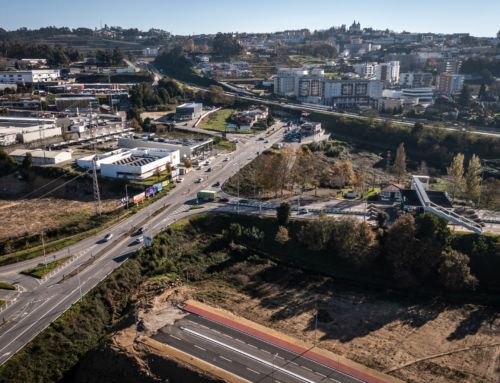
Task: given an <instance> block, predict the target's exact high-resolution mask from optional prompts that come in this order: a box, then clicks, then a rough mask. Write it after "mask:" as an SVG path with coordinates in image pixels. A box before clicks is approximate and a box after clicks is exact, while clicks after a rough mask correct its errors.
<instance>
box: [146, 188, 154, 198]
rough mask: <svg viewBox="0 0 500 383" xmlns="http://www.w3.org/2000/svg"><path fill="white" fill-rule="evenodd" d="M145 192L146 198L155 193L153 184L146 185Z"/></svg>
mask: <svg viewBox="0 0 500 383" xmlns="http://www.w3.org/2000/svg"><path fill="white" fill-rule="evenodd" d="M145 194H146V198H149V197H151V196H153V195H155V194H156V189H155V187H154V186H150V187H148V188H147V189H146V191H145Z"/></svg>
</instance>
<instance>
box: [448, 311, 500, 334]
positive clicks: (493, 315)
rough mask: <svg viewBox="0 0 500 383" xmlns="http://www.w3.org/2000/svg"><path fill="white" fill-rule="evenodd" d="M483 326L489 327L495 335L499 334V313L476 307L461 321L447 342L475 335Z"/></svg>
mask: <svg viewBox="0 0 500 383" xmlns="http://www.w3.org/2000/svg"><path fill="white" fill-rule="evenodd" d="M484 325H487V326H489V328H490V330H492V331H493V332H494V333H495V334H500V312H499V311H498V310H494V309H492V308H489V307H484V306H481V307H476V308H475V309H474V310H473V311H470V312H469V313H468V315H467V316H466V317H465V318H464V319H462V321H461V322H460V323H459V324H458V326H457V327H456V328H455V330H454V331H453V332H452V333H451V334H450V335H448V337H447V338H446V339H447V340H450V341H451V340H459V339H463V338H465V337H466V336H468V335H474V334H476V333H477V332H478V331H479V330H480V329H481V327H483V326H484Z"/></svg>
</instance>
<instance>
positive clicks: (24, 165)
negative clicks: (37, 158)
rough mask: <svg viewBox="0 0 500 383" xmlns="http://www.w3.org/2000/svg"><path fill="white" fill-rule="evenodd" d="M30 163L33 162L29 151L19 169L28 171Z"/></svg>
mask: <svg viewBox="0 0 500 383" xmlns="http://www.w3.org/2000/svg"><path fill="white" fill-rule="evenodd" d="M32 164H33V156H32V155H31V153H29V152H27V153H26V155H25V156H24V159H23V162H22V164H21V169H22V170H23V171H24V172H29V171H30V170H31V166H32Z"/></svg>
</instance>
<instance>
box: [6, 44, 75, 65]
mask: <svg viewBox="0 0 500 383" xmlns="http://www.w3.org/2000/svg"><path fill="white" fill-rule="evenodd" d="M0 52H1V53H2V55H3V56H5V57H12V58H17V59H22V58H26V57H34V58H42V59H46V60H47V64H48V65H52V66H65V65H68V64H69V63H71V62H74V61H79V60H81V59H82V58H83V56H82V54H81V53H80V52H79V51H78V50H77V49H75V48H72V47H69V46H62V45H48V44H33V43H31V42H21V41H15V40H3V41H2V40H0Z"/></svg>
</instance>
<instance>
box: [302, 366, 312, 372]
mask: <svg viewBox="0 0 500 383" xmlns="http://www.w3.org/2000/svg"><path fill="white" fill-rule="evenodd" d="M300 367H301V368H303V369H304V370H308V371H312V370H311V369H310V368H309V367H306V366H300Z"/></svg>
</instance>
